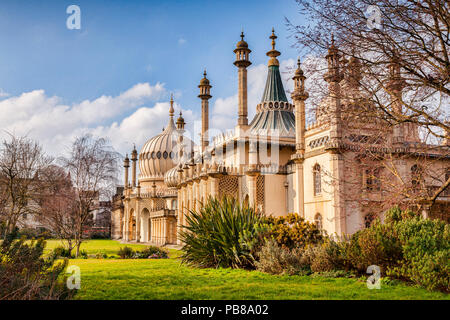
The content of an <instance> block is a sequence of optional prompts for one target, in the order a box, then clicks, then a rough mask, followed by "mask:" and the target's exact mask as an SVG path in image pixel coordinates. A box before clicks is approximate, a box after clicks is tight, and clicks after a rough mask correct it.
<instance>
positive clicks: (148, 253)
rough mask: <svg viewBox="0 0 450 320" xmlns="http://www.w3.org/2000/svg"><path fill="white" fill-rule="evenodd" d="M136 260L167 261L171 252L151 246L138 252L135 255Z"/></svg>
mask: <svg viewBox="0 0 450 320" xmlns="http://www.w3.org/2000/svg"><path fill="white" fill-rule="evenodd" d="M134 257H135V258H136V259H167V258H169V251H168V250H167V249H164V248H160V247H156V246H149V247H147V248H145V249H144V250H142V251H136V252H135V254H134Z"/></svg>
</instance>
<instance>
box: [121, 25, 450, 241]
mask: <svg viewBox="0 0 450 320" xmlns="http://www.w3.org/2000/svg"><path fill="white" fill-rule="evenodd" d="M241 38H242V39H241V41H239V42H238V44H237V47H236V49H235V50H234V53H235V54H236V61H235V63H234V64H235V66H236V67H237V68H238V75H239V76H238V97H239V99H238V101H239V107H238V123H237V125H236V127H235V128H234V129H233V130H231V131H229V132H226V133H223V134H221V135H218V136H216V137H213V139H212V140H211V143H210V141H209V137H208V132H207V131H208V129H209V121H208V117H209V113H208V112H209V111H208V109H209V103H208V101H209V99H210V98H211V92H210V89H211V85H210V82H209V80H208V79H207V78H206V72H205V74H204V78H203V79H202V80H201V82H200V85H199V89H200V94H199V98H200V99H201V101H202V133H201V145H200V146H199V147H198V148H196V147H194V146H193V143H192V142H191V141H189V140H187V139H186V138H185V137H184V136H183V133H184V125H185V123H184V119H183V118H182V116H181V115H180V117H179V118H178V120H177V122H176V126H175V123H174V122H173V112H174V110H173V107H172V105H173V99H172V100H171V101H172V103H171V109H170V110H169V114H170V120H169V124H168V126H167V127H166V129H165V130H164V132H163V133H161V134H160V135H158V136H156V137H154V138H152V139H150V140H149V141H148V142H147V143H146V145H145V146H144V147H143V149H142V151H141V153H140V155H139V169H140V175H139V179H138V182H137V185H136V161H137V152H136V150H133V152H132V159H131V160H132V177H131V181H132V182H131V184H130V183H129V182H128V179H129V177H128V168H129V166H130V161H129V159H128V157H127V158H126V159H125V162H124V168H125V184H126V187H125V189H124V191H123V195H122V197H119V198H120V199H119V198H117V197H116V199H115V200H116V201H115V202H114V203H115V206H114V213H113V221H114V223H113V236H114V237H115V238H122V239H124V240H126V241H141V242H152V243H156V244H161V245H163V244H180V240H179V239H178V238H177V232H178V231H179V230H180V228H182V226H183V225H184V224H185V221H186V216H187V215H188V214H189V211H190V210H198V209H199V208H200V207H201V205H202V202H203V201H205V200H206V199H207V198H208V197H209V196H212V197H220V196H223V195H229V196H233V197H235V198H237V199H238V200H239V201H246V202H248V203H249V204H250V205H252V206H254V207H256V208H258V209H259V210H262V211H263V212H265V213H266V214H268V215H275V216H280V215H286V214H287V213H289V212H296V213H299V214H300V215H302V216H303V217H304V218H305V219H307V220H308V221H311V222H314V223H316V224H317V225H318V226H319V227H320V228H323V229H324V230H326V231H327V232H328V234H337V235H343V234H351V233H354V232H356V231H357V230H359V229H361V228H364V227H365V225H366V224H367V223H368V221H369V220H370V221H372V218H373V213H372V212H370V208H371V207H373V206H374V205H376V204H377V203H378V202H379V201H380V194H379V193H377V190H376V188H375V187H373V186H374V182H373V180H370V179H369V178H368V175H367V170H365V169H361V166H357V164H358V158H357V153H356V152H355V150H356V149H357V146H358V143H361V142H364V143H367V139H368V137H369V138H370V134H371V130H375V129H376V124H367V125H365V126H363V128H362V127H361V126H355V127H354V128H353V129H352V127H351V126H348V125H347V126H344V123H345V117H346V116H347V113H346V110H349V109H348V108H351V107H354V106H353V105H352V104H351V103H349V102H346V101H341V100H340V99H339V98H338V97H339V93H340V92H341V90H346V91H349V90H350V92H353V91H351V90H354V85H355V81H353V80H354V79H353V78H357V77H359V73H358V69H357V68H358V66H359V63H358V61H355V60H351V61H350V63H349V68H352V70H351V71H352V72H353V78H351V79H348V78H345V77H344V76H343V72H342V66H340V58H339V53H338V50H337V48H336V47H335V45H334V43H333V44H332V45H331V46H330V49H329V52H328V55H327V56H326V59H327V61H328V67H329V68H328V70H329V71H328V73H327V74H326V76H325V80H326V81H327V82H328V83H329V91H330V96H329V97H328V98H327V99H325V100H324V102H323V104H321V105H320V106H318V108H317V113H316V119H317V122H315V123H312V124H310V125H309V126H308V127H307V126H306V120H305V118H306V117H305V101H306V100H307V99H308V93H307V92H306V90H305V79H306V78H305V76H304V74H303V71H302V70H301V67H300V61H299V63H298V68H297V70H296V71H295V74H294V77H293V80H294V91H293V92H292V95H291V97H292V103H291V102H289V101H288V99H287V96H286V93H285V91H284V88H283V84H282V81H281V76H280V71H279V62H278V60H277V57H278V56H279V55H280V52H278V51H277V50H276V49H275V44H276V43H275V40H276V39H277V37H276V36H275V34H274V32H272V35H271V37H270V39H271V40H272V49H271V50H270V51H269V52H268V53H267V55H268V56H269V58H270V59H269V63H268V76H267V82H266V88H265V90H264V93H263V94H262V97H263V98H262V101H261V103H260V104H259V105H258V106H255V107H256V111H257V113H256V116H255V118H254V119H253V120H252V121H251V122H250V124H249V123H248V119H247V114H248V111H247V67H248V66H250V65H251V62H250V53H251V50H250V49H249V47H248V44H247V43H246V42H245V41H244V34H242V35H241ZM355 92H357V90H355ZM399 126H400V127H395V128H393V130H392V131H390V132H386V133H385V137H386V139H387V140H388V141H390V147H389V148H391V147H392V148H393V149H392V150H394V151H393V152H391V154H394V155H395V154H396V152H395V150H399V153H398V154H399V155H400V154H401V155H402V157H400V156H399V157H398V160H396V161H398V165H397V168H398V170H399V175H400V176H401V177H403V178H404V179H405V180H408V179H409V180H410V179H412V178H411V171H410V170H409V168H410V167H411V166H412V164H413V163H415V161H416V160H417V157H416V156H415V155H417V152H419V150H420V149H418V148H419V147H418V145H419V144H418V131H417V130H418V128H417V127H414V126H412V125H407V126H406V125H399ZM374 145H375V144H374ZM375 147H376V146H375ZM375 147H374V148H375ZM395 148H398V149H395ZM392 150H391V151H392ZM405 155H406V156H405ZM400 159H401V160H400ZM433 165H434V166H435V167H436V170H437V172H442V173H441V174H442V175H445V174H446V172H447V170H449V169H448V168H449V167H450V157H449V155H448V153H447V155H442V154H440V160H439V161H436V162H435V163H434V164H433ZM357 167H358V169H356V168H357ZM350 178H352V179H353V180H352V181H353V182H351V183H350V182H349V179H350ZM355 181H356V182H357V183H356V184H355ZM370 181H372V182H370ZM430 187H433V182H430ZM355 194H357V197H356V195H355ZM361 199H362V200H361ZM437 202H438V207H439V208H440V209H438V211H439V212H440V214H442V212H444V216H445V215H446V212H447V214H448V211H447V210H448V208H449V206H448V204H449V202H450V193H449V192H446V193H444V194H443V195H442V196H441V197H440V198H439V201H437ZM369 204H370V205H369ZM430 213H431V211H430V210H428V211H426V210H425V212H424V215H429V214H430ZM369 218H370V219H369Z"/></svg>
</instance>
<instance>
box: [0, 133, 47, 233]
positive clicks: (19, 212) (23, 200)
mask: <svg viewBox="0 0 450 320" xmlns="http://www.w3.org/2000/svg"><path fill="white" fill-rule="evenodd" d="M52 161H53V159H52V158H51V157H48V156H46V155H45V153H44V152H43V150H42V148H41V146H40V145H39V144H38V143H37V142H35V141H33V140H31V139H28V138H27V137H16V136H14V135H10V138H9V140H4V141H3V143H2V145H1V147H0V197H1V199H0V205H1V207H0V214H1V215H2V216H1V220H2V221H3V223H4V224H5V230H4V234H3V235H2V237H3V238H4V239H5V238H6V236H7V234H8V233H11V232H12V231H13V230H14V228H15V227H16V226H17V224H18V221H19V219H20V218H21V217H23V216H24V215H26V214H32V215H36V214H38V213H39V210H40V207H39V202H40V191H41V187H42V185H41V181H40V178H39V177H40V174H41V173H42V172H43V171H44V170H46V168H48V166H49V165H50V164H51V163H52Z"/></svg>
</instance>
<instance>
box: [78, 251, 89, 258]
mask: <svg viewBox="0 0 450 320" xmlns="http://www.w3.org/2000/svg"><path fill="white" fill-rule="evenodd" d="M79 258H80V259H87V258H88V253H87V251H86V250H81V251H80V255H79Z"/></svg>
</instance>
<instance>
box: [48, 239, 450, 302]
mask: <svg viewBox="0 0 450 320" xmlns="http://www.w3.org/2000/svg"><path fill="white" fill-rule="evenodd" d="M48 244H49V246H52V245H55V246H56V244H53V242H52V241H50V242H49V243H48ZM121 246H123V244H120V243H118V242H115V241H107V240H106V241H105V240H91V241H89V242H87V243H85V244H84V249H85V250H87V251H88V253H89V254H92V253H95V252H102V250H103V252H107V253H108V254H110V253H111V254H113V253H114V251H115V250H117V249H118V248H119V247H121ZM133 247H137V248H139V247H142V245H133ZM98 250H100V251H98ZM177 255H178V254H177V252H176V251H175V250H172V251H171V258H170V259H162V260H119V259H117V260H116V259H114V260H112V259H103V260H98V259H87V260H82V259H78V260H71V261H70V264H71V265H77V266H79V267H80V269H81V290H80V291H79V293H78V294H77V296H76V299H227V300H228V299H449V296H448V295H447V294H444V293H439V292H429V291H427V290H425V289H422V288H417V287H413V286H408V285H406V284H395V285H392V284H382V286H381V289H380V290H369V289H367V287H366V284H365V282H364V281H361V280H359V281H358V280H356V279H346V278H336V279H334V278H323V277H316V278H312V277H304V276H273V275H268V274H263V273H261V272H258V271H244V270H232V269H195V268H190V267H187V266H184V265H181V264H180V261H179V259H178V258H177V257H176V256H177Z"/></svg>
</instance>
